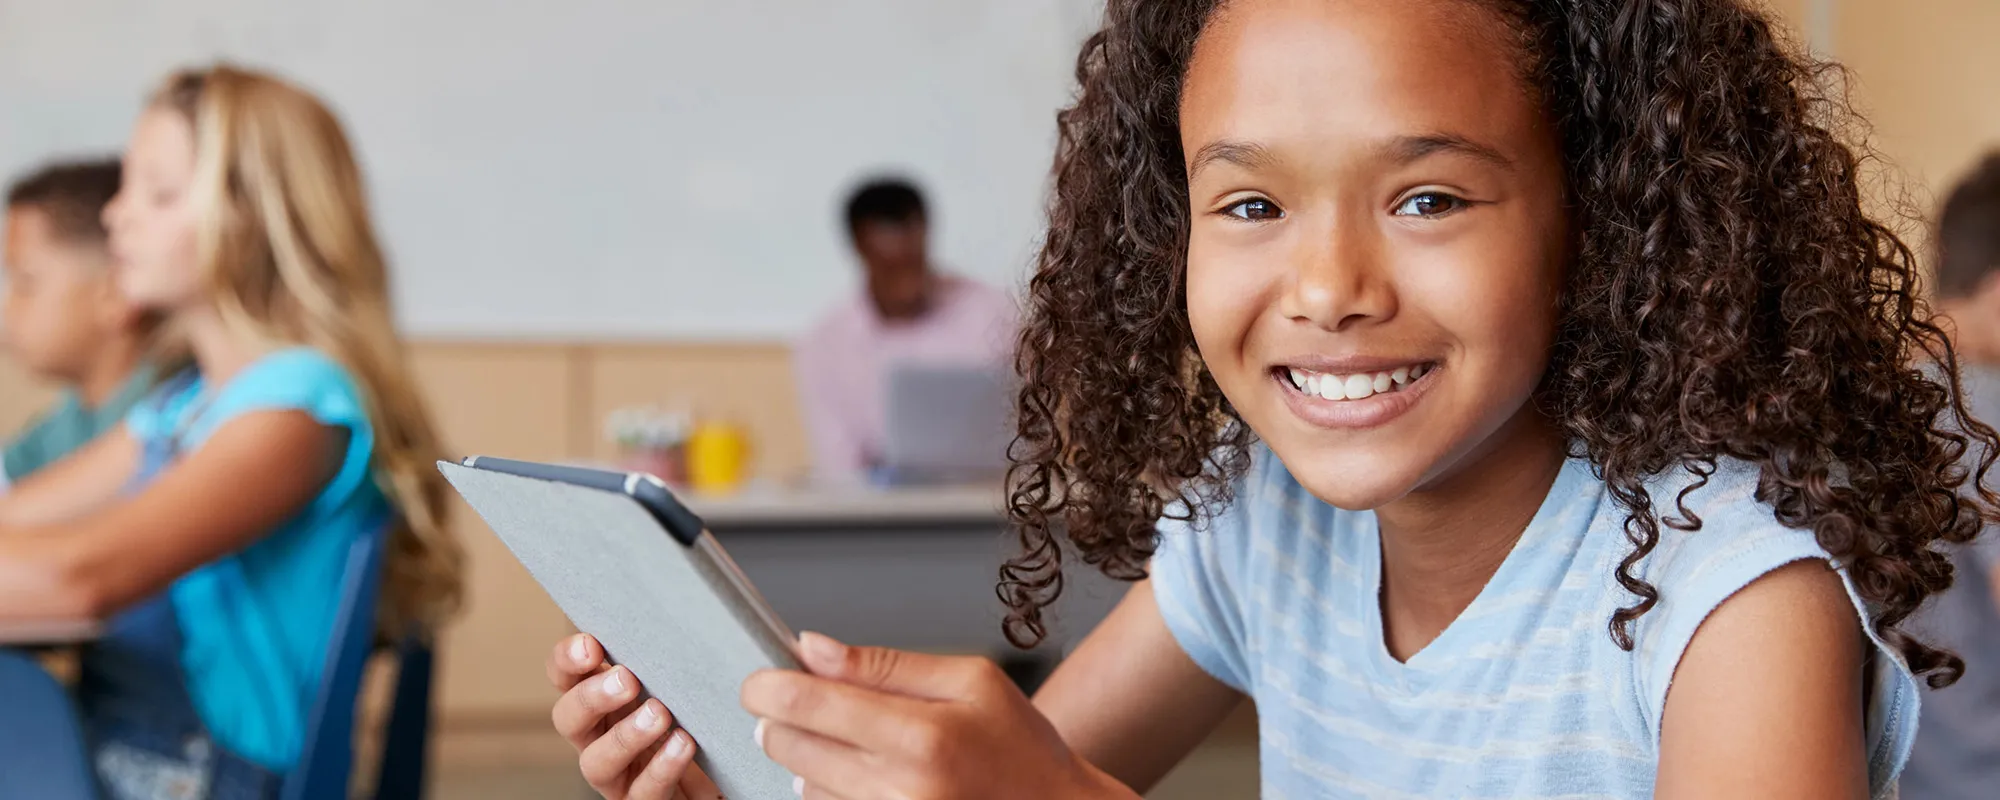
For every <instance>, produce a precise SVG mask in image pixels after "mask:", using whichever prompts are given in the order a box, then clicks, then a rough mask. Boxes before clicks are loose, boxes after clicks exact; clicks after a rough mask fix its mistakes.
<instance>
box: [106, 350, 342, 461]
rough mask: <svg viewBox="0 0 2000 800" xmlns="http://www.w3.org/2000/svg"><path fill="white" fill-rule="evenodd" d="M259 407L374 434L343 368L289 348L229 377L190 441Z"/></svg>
mask: <svg viewBox="0 0 2000 800" xmlns="http://www.w3.org/2000/svg"><path fill="white" fill-rule="evenodd" d="M141 405H144V404H141ZM263 411H303V412H305V413H307V414H309V415H311V416H312V418H313V419H314V420H317V421H318V422H320V423H321V424H323V425H327V426H329V427H339V428H346V429H348V430H349V431H350V432H351V433H352V434H353V435H356V436H367V437H372V436H373V430H372V429H371V428H370V426H369V424H368V413H367V410H366V408H365V407H364V406H363V405H362V401H361V393H360V391H359V390H358V389H357V388H356V386H355V384H354V379H353V378H352V377H350V376H349V375H348V372H347V370H346V369H345V368H343V367H341V366H340V364H338V363H337V362H335V361H334V360H333V359H331V358H328V357H326V356H325V355H323V354H321V353H319V352H317V351H313V350H288V351H284V352H281V353H277V354H274V355H271V356H267V357H265V358H263V359H262V360H259V361H258V362H256V363H255V364H252V365H250V367H249V368H248V369H245V370H244V371H243V372H242V373H241V374H239V375H237V376H235V377H234V378H233V379H231V380H230V381H229V383H228V385H226V386H224V387H223V388H222V389H221V390H220V392H219V393H217V395H216V396H215V398H214V399H213V400H212V401H211V402H210V403H209V404H208V406H207V407H205V408H202V409H200V410H199V414H200V417H199V418H198V419H197V420H196V422H195V424H193V425H191V426H189V428H188V436H187V438H188V440H189V441H188V444H190V445H194V444H199V443H200V442H202V441H203V440H206V439H207V438H208V437H209V436H210V435H213V434H214V433H215V431H216V430H217V429H219V428H221V427H222V426H223V425H224V424H225V423H227V422H229V421H230V420H232V419H235V418H237V417H241V416H243V415H245V414H253V413H257V412H263ZM128 424H129V423H128ZM135 431H136V427H135Z"/></svg>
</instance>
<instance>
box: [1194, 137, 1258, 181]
mask: <svg viewBox="0 0 2000 800" xmlns="http://www.w3.org/2000/svg"><path fill="white" fill-rule="evenodd" d="M1218 161H1222V162H1227V163H1230V164H1235V165H1236V166H1239V167H1242V168H1244V169H1247V170H1253V171H1254V170H1259V169H1264V168H1266V167H1269V166H1271V165H1272V164H1276V163H1278V157H1277V156H1276V155H1275V154H1273V153H1272V152H1271V151H1270V149H1269V148H1266V147H1265V146H1263V145H1261V144H1258V143H1256V142H1246V141H1243V140H1241V139H1218V140H1216V141H1213V142H1209V143H1208V144H1205V145H1202V148H1201V149H1200V150H1197V151H1195V154H1194V159H1193V160H1192V161H1189V162H1188V179H1189V180H1193V179H1194V177H1195V176H1197V175H1200V174H1201V170H1202V168H1203V167H1207V166H1208V165H1210V164H1213V163H1215V162H1218Z"/></svg>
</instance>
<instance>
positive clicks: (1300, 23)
mask: <svg viewBox="0 0 2000 800" xmlns="http://www.w3.org/2000/svg"><path fill="white" fill-rule="evenodd" d="M1519 41H1520V40H1519V37H1517V36H1515V35H1513V32H1512V28H1511V27H1510V25H1509V23H1508V22H1507V20H1506V19H1505V18H1503V17H1502V16H1500V15H1499V14H1498V13H1497V12H1494V11H1491V10H1488V9H1486V8H1485V7H1483V6H1482V5H1481V4H1477V3H1472V2H1467V1H1466V0H1412V1H1411V2H1407V3H1384V2H1374V1H1373V0H1343V1H1339V2H1327V0H1238V1H1237V2H1234V3H1230V4H1228V6H1226V7H1225V8H1224V10H1223V11H1222V12H1219V14H1218V16H1217V17H1216V19H1215V20H1213V21H1212V22H1211V23H1210V25H1209V27H1208V29H1207V30H1205V31H1204V32H1203V34H1202V36H1201V38H1200V39H1199V40H1198V41H1197V43H1196V47H1195V51H1194V55H1193V59H1192V61H1191V62H1190V64H1189V69H1188V75H1187V80H1186V83H1185V85H1184V86H1183V94H1182V102H1181V129H1182V138H1183V140H1184V141H1183V144H1185V145H1187V146H1188V152H1190V153H1192V152H1193V151H1194V149H1195V148H1199V147H1201V146H1202V145H1203V144H1205V143H1206V142H1207V141H1212V140H1217V139H1249V140H1260V141H1275V142H1279V143H1282V142H1283V141H1284V140H1287V139H1294V138H1296V139H1301V140H1312V141H1315V142H1320V143H1324V140H1325V138H1326V137H1327V136H1329V135H1336V134H1339V135H1349V134H1351V135H1354V136H1357V137H1363V138H1368V139H1386V138H1391V137H1396V136H1404V135H1409V134H1411V133H1413V132H1420V133H1435V132H1452V133H1465V134H1468V135H1473V136H1479V137H1480V138H1487V139H1510V138H1511V139H1521V138H1522V137H1535V136H1541V135H1545V134H1546V133H1547V131H1546V120H1545V119H1544V118H1545V116H1546V113H1545V111H1544V109H1543V108H1542V105H1541V103H1540V101H1539V99H1538V98H1537V96H1536V93H1535V92H1534V91H1533V90H1532V88H1531V87H1530V86H1529V85H1528V83H1527V81H1526V80H1525V79H1524V77H1523V76H1524V74H1525V71H1524V70H1523V69H1521V63H1522V62H1521V59H1522V58H1524V57H1525V56H1524V54H1523V52H1522V51H1521V49H1520V46H1519V44H1518V42H1519ZM1523 143H1525V142H1523Z"/></svg>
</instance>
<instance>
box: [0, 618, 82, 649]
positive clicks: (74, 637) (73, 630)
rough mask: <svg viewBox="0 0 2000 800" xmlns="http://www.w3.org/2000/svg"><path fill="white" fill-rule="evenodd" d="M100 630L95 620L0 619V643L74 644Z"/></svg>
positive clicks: (31, 644)
mask: <svg viewBox="0 0 2000 800" xmlns="http://www.w3.org/2000/svg"><path fill="white" fill-rule="evenodd" d="M101 632H102V628H101V626H99V625H98V624H97V623H95V622H78V621H75V620H30V619H20V620H13V619H0V645H17V646H19V645H29V646H33V645H60V644H76V643H78V642H86V641H89V640H91V639H95V638H97V637H98V635H99V634H100V633H101Z"/></svg>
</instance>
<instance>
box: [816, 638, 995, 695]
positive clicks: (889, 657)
mask: <svg viewBox="0 0 2000 800" xmlns="http://www.w3.org/2000/svg"><path fill="white" fill-rule="evenodd" d="M799 659H800V661H801V665H802V666H804V667H805V668H806V671H807V672H811V673H812V674H814V675H818V676H820V677H822V678H830V679H833V680H837V681H841V682H843V683H850V684H854V685H856V686H865V687H869V688H872V689H880V690H882V691H885V692H892V693H895V694H901V695H908V696H910V697H918V698H923V699H927V700H964V699H966V698H967V697H968V696H969V695H970V694H971V693H972V691H973V689H974V686H973V684H974V683H975V682H976V677H977V672H976V670H975V669H974V668H975V667H977V666H978V665H979V662H980V659H968V658H953V657H949V656H934V655H927V654H924V653H912V652H909V651H907V650H891V649H889V648H886V647H852V646H849V645H846V644H842V643H840V642H839V641H836V640H835V639H833V638H832V637H830V636H825V635H823V634H818V633H811V632H807V633H803V634H800V635H799Z"/></svg>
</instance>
